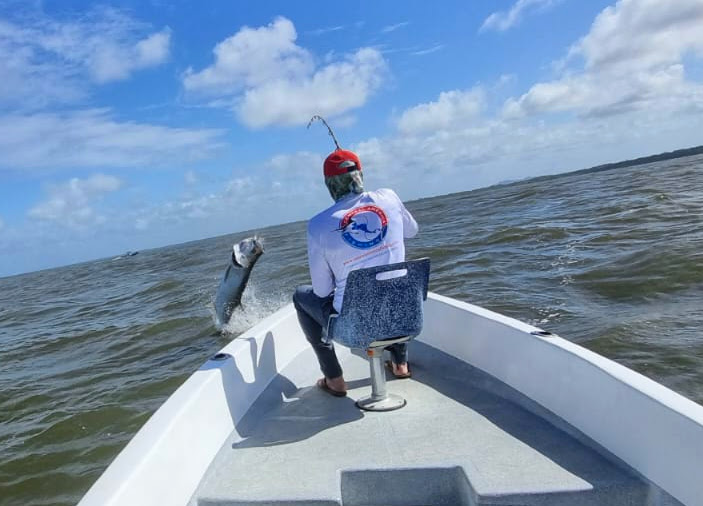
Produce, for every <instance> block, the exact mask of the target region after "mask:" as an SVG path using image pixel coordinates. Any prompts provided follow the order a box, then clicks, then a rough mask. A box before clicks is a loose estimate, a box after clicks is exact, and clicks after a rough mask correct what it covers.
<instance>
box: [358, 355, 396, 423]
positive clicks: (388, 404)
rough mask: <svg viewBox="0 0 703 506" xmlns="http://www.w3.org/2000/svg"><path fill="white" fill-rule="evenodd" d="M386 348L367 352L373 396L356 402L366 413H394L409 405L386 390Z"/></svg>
mask: <svg viewBox="0 0 703 506" xmlns="http://www.w3.org/2000/svg"><path fill="white" fill-rule="evenodd" d="M384 348H385V346H383V347H381V346H378V347H370V348H369V349H368V350H366V353H367V355H368V356H369V364H370V366H371V395H369V396H368V397H364V398H362V399H359V400H358V401H356V405H357V407H359V408H361V409H363V410H366V411H393V410H394V409H400V408H402V407H403V406H405V405H406V404H407V402H406V400H405V399H403V398H402V397H401V396H399V395H395V394H389V393H388V391H387V390H386V371H385V370H384V368H383V350H384Z"/></svg>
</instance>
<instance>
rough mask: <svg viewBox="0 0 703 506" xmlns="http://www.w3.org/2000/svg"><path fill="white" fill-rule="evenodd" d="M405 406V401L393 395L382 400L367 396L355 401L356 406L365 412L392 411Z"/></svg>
mask: <svg viewBox="0 0 703 506" xmlns="http://www.w3.org/2000/svg"><path fill="white" fill-rule="evenodd" d="M406 404H407V401H406V400H405V399H403V398H402V397H401V396H400V395H395V394H388V395H386V397H384V398H383V399H374V398H373V396H368V397H364V398H362V399H359V400H358V401H356V406H357V407H358V408H361V409H363V410H365V411H393V410H395V409H400V408H402V407H403V406H405V405H406Z"/></svg>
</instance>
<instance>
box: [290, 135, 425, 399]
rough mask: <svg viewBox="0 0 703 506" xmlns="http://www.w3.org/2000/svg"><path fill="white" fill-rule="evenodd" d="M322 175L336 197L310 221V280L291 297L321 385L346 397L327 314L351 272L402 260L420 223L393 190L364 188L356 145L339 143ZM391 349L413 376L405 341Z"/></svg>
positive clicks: (397, 370)
mask: <svg viewBox="0 0 703 506" xmlns="http://www.w3.org/2000/svg"><path fill="white" fill-rule="evenodd" d="M324 175H325V184H326V185H327V189H328V190H329V192H330V195H331V196H332V199H333V200H334V201H335V203H334V204H333V205H332V206H331V207H329V208H328V209H325V210H324V211H322V212H321V213H319V214H318V215H317V216H315V217H314V218H312V219H311V220H310V222H309V223H308V259H309V262H310V277H311V279H312V286H311V285H303V286H299V287H298V288H297V290H296V292H295V295H294V296H293V302H294V304H295V308H296V310H297V313H298V321H299V322H300V325H301V327H302V328H303V331H304V332H305V336H306V337H307V339H308V341H309V342H310V344H311V345H312V347H313V349H314V350H315V354H316V355H317V359H318V361H319V363H320V369H321V370H322V373H323V374H324V377H323V378H321V379H320V380H319V381H318V382H317V386H318V387H320V388H321V389H323V390H325V391H326V392H328V393H330V394H332V395H334V396H337V397H343V396H345V395H346V393H347V392H346V383H345V382H344V376H343V375H342V368H341V367H340V365H339V361H338V360H337V355H336V354H335V352H334V345H333V344H332V342H331V341H328V340H327V336H326V332H327V322H328V320H329V316H330V314H332V313H333V312H337V313H338V312H339V311H340V310H341V309H342V299H343V297H344V286H345V284H346V280H347V275H348V274H349V272H350V271H352V270H354V269H360V268H364V267H372V266H376V265H386V264H391V263H396V262H403V261H404V260H405V243H404V239H405V238H410V237H413V236H415V234H417V230H418V226H417V222H416V221H415V219H414V218H413V217H412V215H411V214H410V213H409V212H408V210H407V209H406V208H405V206H404V205H403V203H402V202H401V201H400V199H399V198H398V196H397V195H396V194H395V192H394V191H393V190H389V189H381V190H377V191H372V192H365V191H364V183H363V176H362V172H361V162H360V161H359V157H358V156H357V155H356V154H355V153H353V152H352V151H347V150H343V149H336V150H335V151H334V152H333V153H332V154H330V155H329V156H328V157H327V159H326V160H325V163H324ZM388 349H389V350H390V352H391V356H392V361H391V364H390V366H391V367H392V371H393V374H394V375H395V376H396V377H398V378H409V377H410V370H409V368H408V358H407V356H408V353H407V343H402V344H396V345H393V346H391V347H389V348H388Z"/></svg>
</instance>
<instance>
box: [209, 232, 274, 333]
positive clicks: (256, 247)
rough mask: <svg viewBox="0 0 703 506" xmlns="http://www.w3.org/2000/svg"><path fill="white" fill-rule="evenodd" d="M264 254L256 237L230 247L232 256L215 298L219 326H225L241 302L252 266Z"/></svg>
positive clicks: (262, 246)
mask: <svg viewBox="0 0 703 506" xmlns="http://www.w3.org/2000/svg"><path fill="white" fill-rule="evenodd" d="M263 252H264V245H263V243H262V242H261V239H259V238H258V237H256V236H254V237H248V238H246V239H244V240H243V241H241V242H239V243H238V244H235V245H234V246H232V256H231V258H230V262H229V265H228V266H227V270H226V271H225V275H224V276H223V277H222V282H221V283H220V286H219V288H218V289H217V295H216V296H215V313H216V314H217V319H218V321H219V323H220V325H225V324H226V323H227V322H228V321H229V319H230V317H231V316H232V312H233V311H234V309H235V308H236V307H237V306H239V304H240V303H241V302H242V293H244V289H245V288H246V286H247V282H248V281H249V275H250V274H251V270H252V269H253V268H254V264H255V263H256V261H257V260H258V259H259V257H260V256H261V255H262V254H263Z"/></svg>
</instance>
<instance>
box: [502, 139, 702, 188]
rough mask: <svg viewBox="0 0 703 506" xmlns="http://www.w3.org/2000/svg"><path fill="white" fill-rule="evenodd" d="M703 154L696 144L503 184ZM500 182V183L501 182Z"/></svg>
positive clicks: (587, 172) (601, 170) (602, 170)
mask: <svg viewBox="0 0 703 506" xmlns="http://www.w3.org/2000/svg"><path fill="white" fill-rule="evenodd" d="M700 154H703V146H696V147H693V148H683V149H677V150H675V151H666V152H664V153H659V154H656V155H649V156H641V157H639V158H633V159H631V160H623V161H621V162H612V163H604V164H602V165H596V166H595V167H589V168H587V169H578V170H573V171H571V172H559V173H558V174H547V175H544V176H536V177H531V178H527V179H521V180H520V181H510V182H506V183H503V184H512V183H517V182H522V183H524V182H526V181H539V180H543V179H551V178H555V177H562V176H573V175H576V174H591V173H593V172H604V171H606V170H613V169H622V168H625V167H634V166H636V165H644V164H647V163H654V162H662V161H665V160H674V159H676V158H683V157H686V156H693V155H700ZM499 184H500V183H499Z"/></svg>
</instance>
